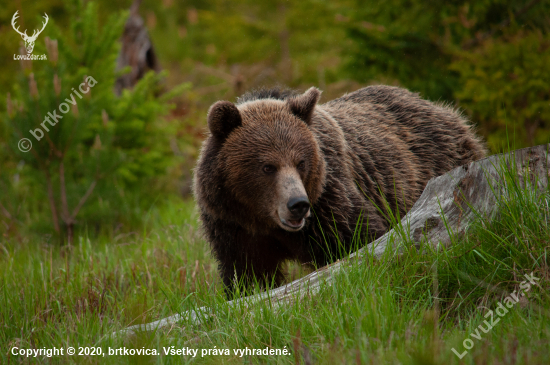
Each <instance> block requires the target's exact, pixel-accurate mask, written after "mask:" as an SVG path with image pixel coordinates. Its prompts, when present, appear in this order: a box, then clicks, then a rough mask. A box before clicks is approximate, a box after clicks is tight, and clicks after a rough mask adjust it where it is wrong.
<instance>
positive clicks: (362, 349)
mask: <svg viewBox="0 0 550 365" xmlns="http://www.w3.org/2000/svg"><path fill="white" fill-rule="evenodd" d="M548 200H549V195H548V193H546V192H545V193H543V194H541V195H535V194H531V193H526V192H522V191H521V190H516V191H514V193H513V194H512V195H511V196H509V197H507V198H506V199H503V200H502V201H500V202H499V214H498V216H497V218H496V219H495V220H493V221H486V220H479V221H478V222H476V224H475V225H474V227H473V228H472V230H471V231H470V234H469V235H468V236H466V237H461V238H457V239H456V242H454V245H453V246H451V248H449V249H442V250H439V251H437V252H435V251H433V250H431V249H429V248H428V247H426V248H425V249H424V250H420V251H417V250H416V249H412V248H411V249H407V248H405V252H404V253H403V254H402V255H401V256H397V255H396V254H395V253H393V252H387V254H386V256H385V257H383V258H382V259H374V258H372V257H366V258H364V259H362V260H361V261H355V262H353V263H352V264H351V265H350V267H349V269H348V270H346V271H345V272H343V273H341V274H340V275H339V276H338V277H337V280H336V282H335V284H334V285H332V286H326V287H324V288H323V289H322V290H321V292H320V293H319V294H318V295H315V296H309V297H306V298H305V299H303V300H301V301H299V302H296V303H293V304H291V305H288V306H285V307H284V308H282V309H281V310H279V311H277V312H274V311H272V310H271V309H270V308H269V307H267V306H266V305H258V306H255V307H253V308H250V309H246V308H244V307H243V308H233V309H231V310H229V309H228V307H227V306H225V305H224V301H225V298H224V297H223V290H222V287H221V284H220V280H219V278H218V276H217V274H216V264H215V262H214V261H213V259H212V257H211V256H210V254H209V249H208V247H207V244H206V243H205V242H204V241H203V240H202V238H201V236H200V233H199V232H198V229H197V216H196V213H195V210H194V203H193V201H178V200H177V199H174V200H172V201H170V202H167V203H163V204H159V206H158V207H157V208H153V209H152V210H151V211H150V213H149V216H148V218H147V219H148V220H149V222H150V223H151V224H150V226H151V227H152V228H150V229H148V230H145V231H143V232H134V233H132V234H127V235H119V236H116V237H101V238H99V239H93V240H91V239H89V238H88V237H86V236H85V235H84V236H81V237H79V238H78V239H77V240H76V242H77V243H76V244H75V245H74V246H73V247H62V248H60V247H58V246H57V245H55V244H50V243H48V242H41V241H40V240H38V239H29V240H28V241H27V242H23V243H15V242H11V241H10V240H6V239H3V240H0V362H1V363H4V364H11V363H13V364H17V363H45V364H50V363H79V364H80V363H84V364H87V363H93V364H96V363H101V364H102V363H115V364H118V363H143V364H147V363H163V364H165V363H166V364H171V363H174V364H179V363H205V364H219V363H229V364H233V363H234V364H241V363H265V364H268V363H269V364H272V363H273V364H295V363H301V364H338V363H350V364H386V363H387V364H446V365H451V364H548V363H550V346H549V341H550V300H549V299H550V298H549V291H548V288H549V280H550V270H549V268H548V264H549V258H548V250H549V248H550V245H549V242H550V226H549V224H550V221H549V219H550V217H549V215H550V211H549V206H548ZM406 247H412V246H406ZM290 271H291V274H292V276H293V277H298V276H299V275H301V274H303V273H301V272H300V270H299V268H298V266H297V265H293V266H292V265H291V266H290ZM531 273H533V275H534V276H535V277H536V278H538V279H539V280H536V279H531V280H532V281H533V282H535V283H536V285H532V286H531V287H530V288H529V290H526V289H525V288H526V284H525V283H523V284H521V282H522V281H525V280H526V279H525V277H524V275H525V274H531ZM520 285H522V287H520ZM520 290H522V291H523V292H524V294H525V296H521V295H519V296H518V300H519V301H518V302H517V303H514V304H511V302H506V300H505V298H506V297H507V296H508V295H509V294H510V293H513V292H515V294H519V291H520ZM499 303H502V304H504V305H505V304H506V303H509V304H510V306H511V308H507V309H506V310H504V309H502V308H499ZM204 305H206V306H210V307H214V308H215V310H214V316H212V317H211V318H209V319H207V320H205V321H204V323H203V324H202V325H201V326H189V325H186V324H185V323H182V324H181V325H180V326H174V327H173V328H169V329H165V330H162V331H159V332H158V333H156V334H147V333H142V334H139V335H138V336H136V337H132V338H111V337H109V334H110V333H112V332H113V331H116V330H118V329H122V328H124V327H125V326H127V325H132V324H137V323H145V322H149V321H152V320H155V319H159V318H162V317H166V316H169V315H171V314H174V313H177V312H178V311H181V310H188V309H192V308H195V307H197V306H204ZM489 311H492V312H491V313H492V316H493V320H492V322H493V323H494V327H493V328H492V329H488V328H489V326H490V322H491V318H490V317H491V316H490V314H489ZM505 311H506V312H505ZM499 314H502V316H500V315H499ZM485 321H486V322H485ZM479 326H481V327H482V328H480V327H479ZM485 332H487V333H485ZM464 346H467V347H470V349H469V350H466V348H465V347H464ZM14 347H17V348H18V349H35V350H39V349H53V348H63V349H64V355H60V356H53V357H51V358H49V357H47V356H44V355H39V356H38V357H28V358H27V357H24V356H20V355H13V354H12V351H13V350H12V349H13V348H14ZM68 347H74V348H75V350H76V352H77V355H72V356H70V355H67V354H66V351H67V348H68ZM79 347H83V348H86V347H88V348H89V349H88V350H85V349H83V350H82V351H83V352H86V351H94V350H93V349H91V348H92V347H93V348H95V351H96V352H98V348H99V349H100V351H101V352H102V353H103V354H105V356H102V355H99V356H96V355H78V353H79V352H80V350H79ZM124 348H125V349H126V350H129V349H138V350H139V349H140V350H142V351H144V350H149V351H152V350H155V351H156V352H157V353H158V355H150V356H143V355H133V356H132V355H130V356H128V355H124V352H123V350H124ZM246 348H248V349H262V350H263V351H265V349H266V348H267V349H268V351H269V349H271V350H273V351H279V352H281V353H286V355H263V354H262V355H247V354H246V352H245V353H244V355H243V356H242V357H241V354H240V353H239V352H237V353H235V352H234V351H235V350H241V349H243V350H245V351H246ZM115 349H122V354H121V353H120V351H121V350H119V353H118V354H114V355H109V351H111V353H112V352H113V351H115ZM171 349H173V350H178V349H180V350H181V349H183V350H184V351H185V352H187V351H188V349H197V350H198V352H197V355H196V356H195V357H193V355H177V354H176V355H165V352H164V351H165V350H171ZM453 349H454V350H455V351H456V353H458V354H461V356H463V357H462V359H459V357H458V356H457V355H455V352H454V351H453ZM209 350H210V353H209V354H208V351H209ZM214 350H216V351H214ZM220 350H221V351H220ZM226 350H227V351H226ZM15 351H16V352H17V351H19V350H15ZM464 351H467V353H464ZM203 352H206V354H204V356H203ZM219 352H221V353H222V354H221V355H220V354H219ZM227 353H229V354H227Z"/></svg>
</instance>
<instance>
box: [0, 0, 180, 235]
mask: <svg viewBox="0 0 550 365" xmlns="http://www.w3.org/2000/svg"><path fill="white" fill-rule="evenodd" d="M71 12H72V14H71V15H72V17H71V19H72V23H71V27H70V29H71V31H70V32H68V34H64V32H61V31H60V29H59V28H57V27H56V26H55V22H54V20H53V19H50V23H49V24H48V28H47V30H48V31H47V32H45V33H46V34H44V35H45V36H46V35H47V36H48V37H47V38H46V37H44V39H45V47H44V46H42V44H39V43H38V42H37V46H36V52H35V53H37V54H40V53H46V54H47V56H48V60H47V61H25V62H24V64H23V71H22V72H21V75H20V77H19V82H18V84H17V85H16V87H15V90H14V96H13V97H12V96H9V95H8V108H7V109H8V110H7V114H8V115H7V120H8V131H9V133H10V134H11V140H10V142H11V143H10V147H11V148H10V149H9V150H8V153H11V154H12V160H13V161H17V160H19V161H23V162H24V168H23V170H22V171H21V173H20V175H22V177H21V178H20V179H19V183H18V184H13V181H12V180H11V179H10V180H6V179H4V181H3V182H2V183H3V184H4V186H9V187H10V189H11V190H12V192H13V193H14V194H15V196H18V195H19V197H21V196H20V194H21V193H22V192H25V191H26V192H29V191H31V192H32V199H34V200H35V201H34V202H33V203H30V204H28V201H27V206H26V208H27V209H28V211H29V212H33V213H37V214H40V212H41V211H43V209H42V206H43V205H44V204H41V203H40V202H47V206H48V210H49V216H50V217H51V218H50V222H49V223H48V226H49V227H51V228H53V230H54V231H55V232H57V233H58V234H60V235H61V237H63V236H66V237H67V238H68V241H69V243H70V242H71V240H72V237H73V234H74V228H75V225H76V223H77V222H83V223H86V224H87V225H93V226H94V225H95V226H101V225H102V224H104V223H106V222H110V223H113V221H114V220H116V219H121V218H123V217H124V216H125V215H129V214H131V210H132V206H133V201H141V200H145V201H150V199H147V198H148V197H151V187H152V179H154V178H155V177H156V176H160V175H163V174H165V172H166V168H167V166H168V165H169V164H170V163H171V159H170V155H171V153H170V151H169V150H168V148H167V145H168V143H166V142H167V138H166V137H167V134H168V133H169V132H170V130H169V128H166V127H167V125H162V122H161V120H162V119H159V118H161V117H162V116H163V115H165V114H166V113H167V112H168V110H169V107H170V104H168V102H167V100H169V99H170V98H171V97H172V96H174V94H176V93H180V92H181V91H182V90H183V89H184V88H185V87H187V85H182V86H180V87H178V88H176V89H174V90H172V91H171V92H169V93H166V94H164V95H163V96H162V97H157V96H156V95H158V94H159V93H160V91H161V90H160V84H161V81H162V78H163V77H164V75H163V74H155V73H153V72H150V73H148V74H146V75H145V77H144V78H143V79H142V80H140V81H139V82H138V84H137V85H136V86H135V87H134V88H133V89H132V90H124V92H123V93H122V95H121V96H120V97H117V96H116V95H115V93H114V91H113V90H114V84H115V79H116V77H117V74H116V72H115V65H116V57H117V54H118V50H119V44H118V39H119V37H120V35H121V34H122V29H123V25H124V21H125V19H126V15H127V14H126V13H122V14H120V13H118V14H114V15H112V16H111V17H110V18H109V19H107V21H106V22H105V24H104V25H103V26H102V27H101V30H100V28H99V25H98V24H99V23H98V17H97V8H96V4H95V3H93V2H88V3H86V4H85V5H84V3H83V2H82V1H76V2H73V3H72V11H71ZM53 39H55V40H53ZM23 138H26V140H23ZM20 141H23V142H20ZM29 142H30V143H32V148H31V149H30V150H29V151H27V152H23V150H25V149H26V148H28V147H29V146H30V143H29ZM18 143H20V144H19V145H18ZM0 198H1V197H0ZM27 200H28V199H27ZM33 207H34V208H33Z"/></svg>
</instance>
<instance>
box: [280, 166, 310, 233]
mask: <svg viewBox="0 0 550 365" xmlns="http://www.w3.org/2000/svg"><path fill="white" fill-rule="evenodd" d="M277 190H278V194H277V200H278V202H279V203H278V207H277V218H278V219H277V220H278V222H277V223H278V224H279V226H280V227H281V228H283V229H284V230H286V231H290V232H296V231H299V230H300V229H302V228H303V227H304V225H305V222H306V218H307V217H309V214H310V213H309V208H310V203H309V199H308V197H307V193H306V189H305V188H304V184H302V180H301V178H300V174H299V173H298V172H297V171H296V169H294V168H283V169H282V170H281V171H280V173H279V179H278V189H277Z"/></svg>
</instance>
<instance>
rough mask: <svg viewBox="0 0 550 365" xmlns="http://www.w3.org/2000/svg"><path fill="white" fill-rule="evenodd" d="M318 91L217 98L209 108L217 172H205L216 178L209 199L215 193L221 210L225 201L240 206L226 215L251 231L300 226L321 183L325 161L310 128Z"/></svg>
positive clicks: (308, 214)
mask: <svg viewBox="0 0 550 365" xmlns="http://www.w3.org/2000/svg"><path fill="white" fill-rule="evenodd" d="M320 95H321V92H320V91H319V90H318V89H316V88H313V87H312V88H310V89H309V90H308V91H306V92H305V93H304V94H301V95H296V96H292V97H289V98H286V99H284V100H280V99H274V98H265V99H255V100H251V101H246V102H244V103H241V104H238V105H235V104H233V103H231V102H228V101H219V102H217V103H215V104H214V105H212V106H211V107H210V110H209V112H208V128H209V129H210V132H211V135H210V137H209V140H208V141H207V144H208V145H210V146H212V147H211V148H212V149H215V150H216V153H215V154H211V155H212V156H213V157H214V155H215V160H216V162H215V164H214V165H215V166H214V165H212V166H211V169H216V170H217V171H210V173H211V174H212V173H214V174H215V175H216V176H217V177H216V179H215V180H216V181H215V183H216V184H217V186H216V187H212V189H216V190H217V191H216V192H213V193H212V194H211V195H210V198H214V197H215V196H217V197H218V199H219V202H218V204H220V205H219V207H220V208H222V207H221V205H223V204H226V207H225V208H222V209H225V210H227V209H230V207H227V205H228V204H229V205H232V206H233V208H234V210H240V211H241V212H235V211H233V212H226V213H229V214H228V215H229V216H231V217H239V218H238V219H235V218H233V219H235V220H238V221H239V222H238V223H239V224H241V225H242V226H244V227H246V228H248V229H250V230H252V231H256V232H259V231H264V232H265V231H267V230H271V229H274V228H277V227H280V228H282V229H284V230H286V231H290V232H297V231H299V230H301V229H302V228H303V227H304V225H305V221H306V218H308V217H309V216H310V215H311V207H312V205H313V204H314V203H315V202H316V201H317V200H318V199H319V197H320V195H321V193H322V190H323V186H324V183H325V161H324V158H323V156H322V153H321V150H320V147H319V143H318V141H317V138H316V137H315V134H314V133H313V132H312V128H313V127H314V124H315V119H316V118H317V116H316V115H315V107H316V104H317V101H318V100H319V97H320ZM203 154H204V152H203ZM206 158H208V156H202V157H201V159H202V160H203V162H202V163H205V162H206V161H204V159H206ZM200 163H201V162H200V161H199V164H200ZM199 168H200V166H199V167H198V169H199ZM198 173H200V171H198ZM205 173H206V171H205ZM199 179H200V176H199ZM210 181H213V180H212V179H210ZM198 184H201V181H196V182H195V185H196V189H197V185H198ZM199 188H200V189H202V190H204V188H203V187H199ZM203 195H204V194H203ZM229 196H230V197H231V198H230V199H229V200H228V197H229ZM199 199H200V197H199ZM222 200H223V202H222ZM228 202H229V203H228ZM207 204H211V205H212V204H216V202H215V201H213V200H212V199H210V202H209V203H208V202H207ZM209 210H216V207H211V209H209ZM252 222H254V223H252ZM259 226H260V227H259ZM260 228H261V229H260Z"/></svg>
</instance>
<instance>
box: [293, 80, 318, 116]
mask: <svg viewBox="0 0 550 365" xmlns="http://www.w3.org/2000/svg"><path fill="white" fill-rule="evenodd" d="M320 97H321V90H319V89H317V88H316V87H311V88H309V90H308V91H306V92H305V93H303V94H302V95H298V96H295V97H293V98H290V99H288V106H289V107H290V112H291V113H292V114H294V115H295V116H297V117H298V118H300V119H301V120H303V121H304V122H306V124H308V125H309V124H310V123H311V117H312V116H313V110H314V109H315V105H316V104H317V101H319V98H320Z"/></svg>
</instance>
